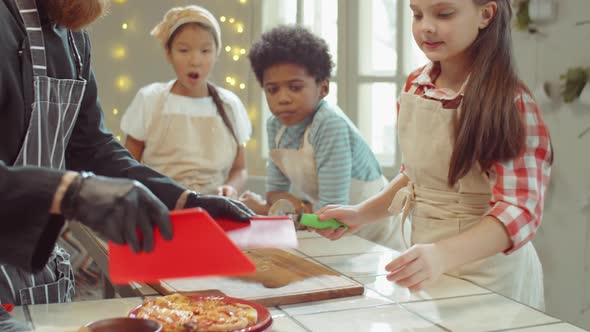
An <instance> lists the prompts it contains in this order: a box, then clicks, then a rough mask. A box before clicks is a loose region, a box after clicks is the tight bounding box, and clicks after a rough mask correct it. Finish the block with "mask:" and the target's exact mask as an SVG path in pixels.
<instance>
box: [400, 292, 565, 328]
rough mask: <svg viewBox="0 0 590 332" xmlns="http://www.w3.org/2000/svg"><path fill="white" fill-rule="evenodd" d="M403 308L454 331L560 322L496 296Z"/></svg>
mask: <svg viewBox="0 0 590 332" xmlns="http://www.w3.org/2000/svg"><path fill="white" fill-rule="evenodd" d="M403 306H404V307H406V308H408V309H410V310H412V311H413V312H416V313H419V314H420V315H422V316H424V317H426V318H428V319H429V320H430V321H433V322H435V323H438V324H440V325H442V326H444V327H446V328H447V329H449V330H451V331H453V332H462V331H494V330H501V329H509V328H518V327H525V326H531V325H538V324H546V323H552V322H557V321H558V320H557V319H555V318H553V317H550V316H547V315H545V314H543V313H541V312H539V311H537V310H534V309H531V308H529V307H526V306H524V305H521V304H520V303H517V302H514V301H512V300H509V299H507V298H504V297H502V296H500V295H496V294H487V295H475V296H467V297H459V298H455V299H447V300H435V301H428V302H411V303H406V304H403Z"/></svg>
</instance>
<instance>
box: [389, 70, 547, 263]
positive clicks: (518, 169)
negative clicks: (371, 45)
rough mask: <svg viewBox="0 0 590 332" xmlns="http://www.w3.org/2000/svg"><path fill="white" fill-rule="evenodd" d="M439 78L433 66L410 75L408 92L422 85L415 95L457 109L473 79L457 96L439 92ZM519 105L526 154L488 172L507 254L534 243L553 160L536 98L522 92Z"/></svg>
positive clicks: (492, 212)
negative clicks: (509, 243) (508, 241)
mask: <svg viewBox="0 0 590 332" xmlns="http://www.w3.org/2000/svg"><path fill="white" fill-rule="evenodd" d="M438 75H440V66H437V65H434V64H433V63H430V64H428V65H426V66H425V67H422V68H420V69H418V70H416V71H414V72H413V73H412V74H410V76H409V77H408V80H407V82H406V85H405V88H404V91H406V92H407V91H409V90H410V88H411V87H412V85H418V87H417V89H416V92H415V94H417V95H421V96H423V97H424V98H428V99H434V100H439V101H441V102H442V104H443V107H444V108H457V107H458V106H459V104H460V103H461V99H462V97H463V93H464V91H465V86H466V83H467V81H468V80H469V79H467V80H466V81H465V83H464V84H463V86H462V87H461V89H460V90H459V92H455V91H453V90H451V89H444V88H443V89H439V88H437V87H436V86H435V85H434V83H433V82H434V81H435V80H436V78H437V77H438ZM515 103H516V108H517V109H518V110H519V111H520V113H521V115H522V119H523V121H524V126H525V128H526V147H525V151H524V152H523V153H522V155H521V156H519V157H518V158H515V159H513V160H510V161H506V162H501V163H500V162H497V163H495V164H493V166H492V167H491V168H490V169H489V170H488V172H487V174H488V177H489V180H490V186H491V189H492V199H491V201H490V210H489V211H488V212H487V214H486V215H488V216H492V217H495V218H496V219H498V220H499V221H500V222H502V223H503V224H504V226H505V227H506V230H507V231H508V234H509V235H510V238H511V240H512V247H511V248H509V249H508V250H506V251H505V253H506V254H510V253H512V252H514V251H515V250H517V249H518V248H520V247H522V246H523V245H524V244H526V243H527V242H528V241H530V240H531V239H532V238H533V236H534V235H535V232H536V231H537V228H538V227H539V224H540V223H541V217H542V215H543V203H544V199H545V192H546V189H547V187H548V185H549V176H550V173H551V159H552V151H551V143H550V139H549V131H548V129H547V126H546V125H545V121H544V120H543V118H542V116H541V110H540V109H539V107H538V106H537V104H536V103H535V101H534V100H533V98H532V96H531V95H530V94H528V93H527V92H525V91H524V90H519V91H517V95H516V98H515ZM398 111H399V103H398ZM403 168H404V166H403V165H402V170H403Z"/></svg>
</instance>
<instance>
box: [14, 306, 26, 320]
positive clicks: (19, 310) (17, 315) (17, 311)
mask: <svg viewBox="0 0 590 332" xmlns="http://www.w3.org/2000/svg"><path fill="white" fill-rule="evenodd" d="M10 315H11V316H12V318H14V319H16V320H17V321H19V322H23V323H26V322H27V317H26V316H25V311H24V310H23V307H21V306H15V307H14V309H13V310H12V312H11V313H10Z"/></svg>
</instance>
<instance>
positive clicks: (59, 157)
mask: <svg viewBox="0 0 590 332" xmlns="http://www.w3.org/2000/svg"><path fill="white" fill-rule="evenodd" d="M37 1H39V3H40V4H45V3H49V2H50V1H47V2H45V1H43V2H41V0H37ZM15 4H16V5H18V15H16V9H15V8H14V7H16V5H15ZM36 5H37V3H36V1H35V0H2V1H0V13H2V21H0V26H2V27H3V30H2V31H0V41H2V42H5V43H6V46H7V47H8V48H7V50H9V51H5V50H6V49H5V50H0V52H2V54H3V62H4V63H0V73H1V76H0V78H1V80H0V106H2V112H0V119H2V121H5V122H3V123H2V124H1V125H2V128H5V129H8V130H7V131H6V132H3V133H1V136H0V137H2V142H3V146H0V152H2V156H3V158H2V159H1V160H0V198H1V200H2V204H1V205H0V217H1V219H2V220H1V221H2V223H3V224H4V225H6V227H8V228H7V229H6V231H4V232H3V233H0V238H1V239H2V241H0V242H1V243H0V262H6V263H10V264H12V265H18V266H19V267H21V268H23V269H17V268H15V267H12V266H10V265H1V266H0V299H2V300H3V301H5V302H12V303H16V304H24V303H30V304H39V303H48V302H64V301H68V300H69V299H71V296H72V292H73V289H74V288H73V287H74V284H73V275H72V271H71V267H70V264H69V262H68V255H67V254H66V253H65V252H64V251H63V250H62V249H59V248H54V249H53V250H51V248H53V244H54V243H55V237H56V236H57V231H55V229H58V230H59V228H61V226H62V225H63V218H61V217H60V216H50V215H49V213H48V211H47V206H48V205H50V204H49V203H48V201H49V202H50V201H51V197H49V195H53V192H54V190H55V189H56V187H58V185H59V184H60V183H59V177H60V176H61V175H62V174H64V171H63V170H64V169H65V168H66V167H67V168H69V169H74V170H77V171H81V170H85V169H88V170H91V171H94V172H97V173H98V174H100V175H106V176H115V177H124V178H133V179H137V180H139V181H140V182H142V183H144V184H145V185H146V186H148V188H149V190H151V191H152V192H153V193H154V194H155V195H157V198H159V199H160V200H161V202H158V204H160V205H161V206H162V207H164V209H166V208H168V209H174V208H183V207H202V208H204V209H205V210H207V211H208V212H209V213H210V214H211V215H212V216H214V217H215V216H224V217H229V218H233V219H237V220H247V219H249V217H250V216H251V215H252V214H253V213H252V212H251V211H250V210H249V209H247V208H244V207H243V205H240V204H239V202H235V201H232V200H229V199H227V198H223V197H216V196H208V195H200V194H197V193H194V192H190V191H188V190H186V189H185V188H183V187H181V186H179V185H178V184H176V183H175V182H174V181H172V180H170V179H169V178H166V177H164V176H162V175H161V174H159V173H157V172H155V171H153V170H152V169H149V168H147V167H145V166H142V165H140V164H139V163H137V162H135V161H134V160H133V159H132V158H131V156H130V155H129V153H128V152H127V151H126V150H125V149H124V148H123V147H122V146H121V145H120V144H119V143H118V142H116V140H114V139H113V137H112V134H111V133H110V132H108V131H107V130H106V129H105V128H104V122H103V118H102V113H101V108H100V105H99V103H98V101H97V97H96V85H95V80H94V76H93V74H92V72H91V70H90V67H89V63H88V62H89V59H90V58H89V43H88V40H87V35H85V34H83V33H79V32H74V33H72V32H71V31H69V30H67V29H61V28H59V27H58V28H55V27H54V26H45V25H44V26H43V27H42V26H41V24H40V16H41V22H42V20H43V19H44V17H46V15H45V16H43V15H39V12H38V11H37V6H36ZM41 13H44V11H43V10H41ZM5 18H6V19H5ZM20 21H22V22H23V23H24V26H25V29H26V32H27V36H26V37H27V38H26V40H25V41H24V42H22V44H21V45H26V47H24V48H21V52H19V54H18V57H19V59H20V60H21V63H25V64H26V63H27V61H28V58H29V57H30V58H31V67H32V68H29V67H28V66H25V67H22V66H21V67H20V68H19V67H18V66H16V65H15V61H14V60H15V58H16V56H17V54H16V52H14V53H12V52H11V51H10V50H11V49H13V48H14V47H15V44H16V45H18V44H20V43H21V41H20V40H19V38H20V36H19V34H20V33H21V32H22V31H23V29H22V27H21V26H19V25H20V24H19V22H20ZM4 27H5V28H6V29H7V30H4ZM45 28H48V29H50V30H49V32H48V33H47V34H44V29H45ZM51 29H53V30H51ZM66 34H67V38H66ZM44 36H45V37H47V36H49V37H50V38H51V40H50V41H49V43H50V44H49V45H50V46H51V47H50V48H49V49H45V44H46V42H47V41H44ZM80 38H84V40H83V41H80ZM66 44H67V45H66ZM80 45H84V52H85V53H84V54H85V56H83V57H81V56H80V52H79V50H80V49H79V48H78V47H80ZM77 46H78V47H77ZM62 50H68V51H69V54H68V53H66V54H63V55H62V54H60V52H61V51H62ZM29 52H30V54H29ZM46 54H47V56H48V58H47V59H46ZM4 57H5V58H4ZM64 57H67V58H71V59H65V58H64ZM72 59H73V61H71V60H72ZM82 59H88V60H86V62H85V63H83V61H82ZM49 60H50V61H49ZM48 63H49V72H53V73H55V74H56V75H62V77H66V79H63V78H59V77H54V78H51V77H48V74H47V73H48V66H47V64H48ZM69 63H73V65H74V67H75V76H74V75H71V74H70V73H69V70H70V69H69V68H70V67H67V66H69ZM61 66H66V67H64V68H62V67H61ZM31 70H32V73H33V75H32V76H33V82H30V81H28V79H30V77H31V76H29V74H28V72H30V71H31ZM20 71H22V73H20ZM18 75H22V76H23V81H22V82H19V81H18V80H17V79H18ZM72 77H74V78H73V79H72ZM11 80H13V81H12V82H11ZM86 81H88V82H86ZM13 82H14V83H16V84H14V83H13ZM6 83H8V84H6ZM10 83H12V84H10ZM20 83H22V86H21V84H20ZM29 84H30V85H31V86H32V87H34V89H33V90H31V89H30V86H29ZM87 87H89V89H90V90H89V91H86V92H85V88H87ZM20 98H22V101H24V103H21V99H20ZM81 104H82V107H81ZM29 107H32V110H31V113H30V116H29V115H28V113H27V112H25V111H29ZM25 109H26V110H25ZM20 119H25V121H26V124H27V127H26V133H25V134H24V135H22V136H21V135H20V133H18V131H15V130H12V128H10V127H9V126H6V124H7V123H11V124H12V126H13V127H14V128H17V129H18V127H19V126H20V123H19V122H18V121H19V120H20ZM23 133H24V131H23ZM21 138H22V141H21ZM17 141H18V142H20V149H19V150H18V155H17V157H16V158H14V159H13V158H12V157H11V155H10V151H11V150H12V149H13V147H14V144H15V142H17ZM15 153H16V152H15ZM7 160H12V161H11V162H10V164H11V166H10V167H6V166H5V164H6V161H7ZM66 164H67V165H66ZM21 165H28V166H34V168H31V167H29V168H23V167H19V166H21ZM51 169H55V171H52V170H51ZM59 170H62V171H59ZM30 174H33V175H34V176H30ZM64 177H65V176H64ZM92 181H93V180H86V178H83V177H82V176H78V177H77V178H76V180H75V181H74V184H75V186H74V185H70V186H69V187H68V189H67V192H66V195H65V196H64V201H65V202H70V203H71V202H72V201H74V202H75V204H74V205H71V204H68V205H67V208H68V209H67V210H68V211H69V212H67V211H65V210H63V204H62V212H64V213H63V215H64V216H66V217H68V216H69V217H74V219H76V220H79V221H80V222H82V223H84V224H86V225H87V226H90V227H91V228H93V229H95V230H98V231H99V232H101V230H102V231H106V233H109V231H110V233H109V234H110V235H111V237H108V236H107V238H109V239H111V240H112V239H113V238H117V237H118V236H119V237H120V235H121V234H119V233H122V231H121V230H120V229H115V230H113V229H105V226H104V224H109V223H110V225H111V226H114V227H119V228H120V225H121V224H131V222H128V221H129V220H134V219H135V218H124V217H125V215H123V216H121V215H119V216H111V215H108V216H109V217H112V218H107V219H109V220H105V221H104V223H103V222H102V221H103V220H102V219H101V220H97V219H96V216H94V217H95V220H91V219H92V218H90V217H92V216H89V215H90V214H92V212H85V211H84V209H82V207H81V206H80V204H78V203H79V202H78V201H75V200H74V199H72V198H71V197H74V198H76V197H78V194H79V193H80V192H84V188H87V187H88V186H86V187H84V185H83V184H86V183H92V184H94V185H95V187H100V185H102V189H108V190H103V192H102V194H103V198H104V197H107V196H109V194H108V193H106V194H105V192H108V191H109V190H110V189H112V188H113V187H115V186H116V183H115V184H113V183H114V182H116V180H110V182H109V180H108V179H107V178H103V179H98V178H97V180H94V182H92ZM120 181H123V180H120ZM124 181H126V182H125V183H126V184H127V183H130V182H131V181H129V180H124ZM72 187H74V188H82V189H81V190H80V192H78V191H76V190H73V189H71V188H72ZM133 187H137V185H135V184H134V185H133ZM99 189H100V188H99ZM140 189H141V190H140V191H141V192H142V193H141V194H142V195H144V196H145V195H146V194H145V193H146V192H147V193H149V195H152V194H151V193H150V192H149V190H147V189H146V190H143V189H142V188H140ZM144 189H145V187H144ZM70 191H73V192H74V194H73V196H72V195H68V193H70ZM90 191H92V190H90ZM140 196H141V195H140ZM152 196H153V195H152ZM65 197H68V199H67V200H66V199H65ZM116 197H119V196H117V195H115V194H112V195H110V197H107V198H110V199H111V200H110V201H109V202H107V203H110V204H111V205H117V203H116V202H115V201H116ZM140 198H141V197H140ZM144 198H145V197H144ZM153 198H154V200H155V201H157V199H156V198H155V196H154V197H153ZM154 200H152V202H153V201H154ZM107 201H108V200H107ZM144 201H145V200H143V201H142V200H139V201H136V202H134V203H132V204H128V206H127V208H129V207H130V206H132V207H139V206H149V205H146V204H143V202H144ZM162 203H164V204H165V206H164V205H162ZM93 204H94V206H96V204H97V203H96V202H93V201H91V200H90V201H88V200H87V202H86V205H85V207H86V206H88V205H90V206H92V205H93ZM82 205H83V204H82ZM111 205H107V207H110V206H111ZM19 209H20V210H19ZM96 210H100V209H96ZM106 210H110V209H106ZM137 210H145V209H137V208H136V209H134V211H137ZM86 211H92V209H86ZM66 212H67V213H66ZM145 213H148V214H149V211H148V212H145ZM29 216H30V217H29ZM85 217H89V218H85ZM23 218H25V220H23ZM19 219H20V221H21V222H19ZM149 219H152V217H151V216H150V217H149ZM90 221H93V223H91V222H90ZM37 222H38V223H39V225H41V226H39V227H37V229H35V234H33V231H32V229H33V226H35V225H36V223H37ZM113 224H114V225H113ZM92 226H95V227H92ZM143 226H145V224H143ZM149 226H150V229H149V230H150V231H151V227H153V226H154V223H153V222H152V223H151V224H149ZM29 229H31V231H30V232H28V230H29ZM47 229H51V232H50V233H51V234H46V233H45V231H44V230H47ZM101 233H102V234H105V232H101ZM131 233H135V232H131ZM127 234H129V232H127ZM144 238H145V237H144ZM35 241H40V242H39V243H41V242H42V243H41V244H39V243H36V244H35ZM119 241H123V242H125V241H124V239H123V240H121V239H120V238H119ZM21 242H22V244H21ZM31 244H34V245H35V247H29V245H31ZM15 248H22V250H18V252H16V251H15ZM47 257H49V258H48V259H47ZM46 261H48V263H47V265H44V264H45V262H46ZM25 269H26V270H25ZM29 270H35V271H38V272H36V273H34V274H30V273H28V272H26V271H29Z"/></svg>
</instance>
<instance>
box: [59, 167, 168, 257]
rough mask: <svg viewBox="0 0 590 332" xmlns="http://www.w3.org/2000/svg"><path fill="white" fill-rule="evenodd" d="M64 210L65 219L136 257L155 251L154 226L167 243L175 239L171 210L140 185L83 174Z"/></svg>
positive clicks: (65, 199)
mask: <svg viewBox="0 0 590 332" xmlns="http://www.w3.org/2000/svg"><path fill="white" fill-rule="evenodd" d="M61 210H62V214H63V215H64V217H66V219H71V220H76V221H79V222H81V223H82V224H84V225H86V226H88V227H90V228H92V229H93V230H95V231H97V232H98V233H100V234H102V235H103V236H105V237H106V238H107V239H109V240H111V241H113V242H115V243H118V244H125V243H127V244H129V246H131V249H132V250H133V251H134V252H136V253H137V252H139V251H141V250H145V251H146V252H150V251H151V250H152V249H153V248H154V231H153V228H154V227H155V226H157V227H158V228H159V229H160V232H161V233H162V236H163V237H164V238H165V239H167V240H170V239H172V225H171V223H170V217H169V215H168V209H167V208H166V206H165V205H164V204H163V203H162V202H160V201H159V200H158V198H157V197H156V196H154V194H152V193H151V192H150V191H149V190H148V189H147V188H146V187H145V186H144V185H142V184H141V183H139V182H137V181H133V180H126V179H115V178H107V177H102V176H95V175H94V174H92V173H82V174H80V175H79V176H77V177H76V178H75V179H74V181H73V182H72V184H71V185H70V186H69V187H68V190H67V191H66V193H65V195H64V197H63V200H62V202H61ZM137 229H139V231H140V232H141V238H142V239H141V243H140V240H139V236H138V234H137Z"/></svg>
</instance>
